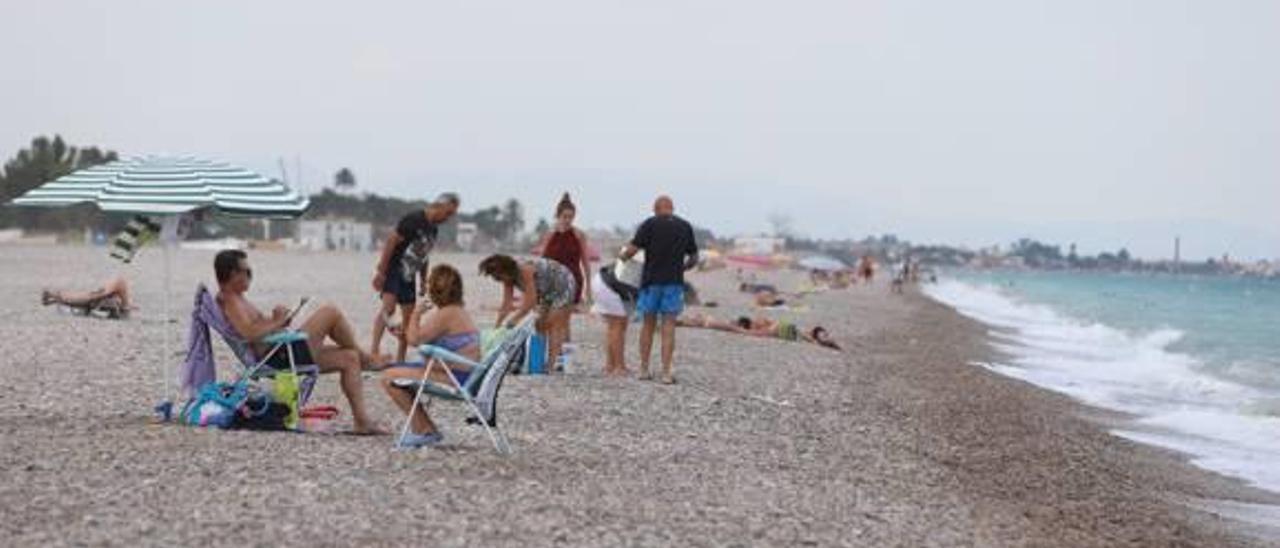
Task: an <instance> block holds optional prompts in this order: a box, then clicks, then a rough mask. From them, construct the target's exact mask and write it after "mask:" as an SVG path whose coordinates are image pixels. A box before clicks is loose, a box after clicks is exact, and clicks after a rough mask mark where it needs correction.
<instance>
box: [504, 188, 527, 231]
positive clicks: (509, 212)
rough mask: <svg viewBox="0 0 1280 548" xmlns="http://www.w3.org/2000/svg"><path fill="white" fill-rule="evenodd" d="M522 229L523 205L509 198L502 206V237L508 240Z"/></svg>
mask: <svg viewBox="0 0 1280 548" xmlns="http://www.w3.org/2000/svg"><path fill="white" fill-rule="evenodd" d="M521 230H524V206H523V205H520V201H519V200H517V199H515V198H511V199H510V200H507V203H506V205H505V206H504V207H503V208H502V232H503V234H502V239H503V240H510V239H511V238H513V237H515V235H517V234H519V233H520V231H521Z"/></svg>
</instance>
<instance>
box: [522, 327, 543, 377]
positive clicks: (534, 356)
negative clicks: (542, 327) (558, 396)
mask: <svg viewBox="0 0 1280 548" xmlns="http://www.w3.org/2000/svg"><path fill="white" fill-rule="evenodd" d="M524 371H525V372H526V373H528V374H530V375H545V374H546V373H547V339H546V338H545V337H543V336H542V335H533V336H531V337H529V340H528V341H525V343H524Z"/></svg>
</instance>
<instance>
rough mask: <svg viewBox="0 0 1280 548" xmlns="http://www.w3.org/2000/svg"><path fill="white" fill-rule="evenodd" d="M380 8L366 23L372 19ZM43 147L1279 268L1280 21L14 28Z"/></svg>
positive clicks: (664, 8) (1182, 17)
mask: <svg viewBox="0 0 1280 548" xmlns="http://www.w3.org/2000/svg"><path fill="white" fill-rule="evenodd" d="M357 4H359V5H358V6H357ZM0 20H3V21H5V24H4V25H3V26H4V31H3V32H0V154H3V155H4V156H9V155H11V154H12V152H13V151H16V150H17V149H18V148H19V147H21V146H24V145H25V144H26V143H27V142H28V141H29V139H30V138H31V137H32V136H34V135H37V134H47V133H53V132H60V133H62V134H63V135H64V136H65V137H66V138H67V139H68V140H69V141H71V142H73V143H75V144H97V145H105V146H108V147H111V148H114V149H116V150H119V151H121V152H124V153H161V152H175V153H191V154H197V155H202V156H209V157H215V158H221V159H225V160H229V161H233V162H236V163H240V164H243V165H246V166H248V167H252V168H255V169H258V170H260V171H262V172H264V173H265V174H268V175H278V174H279V169H278V167H277V158H280V157H284V158H286V159H287V163H288V165H289V168H290V170H291V171H292V170H293V166H294V164H295V160H296V159H298V158H300V160H301V164H302V166H303V170H302V175H303V178H302V183H303V186H304V187H306V188H307V189H311V190H313V189H315V188H318V187H319V186H321V185H325V184H328V182H329V181H330V180H331V178H332V174H333V172H334V171H336V170H337V169H338V168H339V167H342V166H349V167H350V168H352V169H353V170H354V171H355V173H356V176H357V178H358V180H359V184H360V186H362V187H364V188H366V189H369V190H376V191H378V192H386V193H394V194H400V195H406V196H407V195H428V194H434V193H435V192H437V191H439V190H445V189H456V190H458V191H460V192H462V193H463V198H464V204H463V207H464V209H471V208H473V207H477V206H482V205H488V204H491V203H495V202H498V201H500V200H503V199H505V198H507V197H511V196H514V197H517V198H519V199H520V200H521V201H523V202H525V204H526V205H527V206H528V207H529V208H530V210H531V211H530V217H532V218H536V217H537V216H538V215H539V214H543V215H547V216H549V214H550V211H551V209H552V207H553V205H554V203H555V201H556V200H557V198H558V193H559V191H561V190H563V189H569V190H571V191H572V192H573V193H574V194H575V196H576V197H577V199H578V201H579V205H580V219H581V221H582V224H584V225H588V226H609V225H614V224H620V225H627V226H630V225H632V224H633V223H635V222H636V221H638V220H639V219H640V218H641V217H643V216H644V215H645V214H646V212H647V211H648V209H649V206H650V203H651V200H652V198H653V196H654V195H655V194H656V193H658V192H670V193H671V194H673V195H674V197H675V198H676V202H677V208H678V209H679V211H680V212H681V213H682V214H684V215H685V216H686V217H688V218H690V219H692V220H694V221H695V222H698V223H700V224H703V225H706V226H709V227H710V228H712V229H714V230H716V231H717V232H721V233H734V232H744V231H763V230H767V229H768V228H769V223H768V220H767V219H768V218H769V216H770V215H771V214H775V213H781V214H785V215H789V216H790V217H791V218H792V219H793V220H794V225H795V229H796V230H797V231H799V232H801V233H804V234H808V235H811V236H820V237H838V236H862V235H865V234H867V233H883V232H893V233H897V234H899V235H900V236H902V237H905V238H908V239H911V240H913V241H920V242H950V243H961V244H967V245H975V246H976V245H986V244H991V243H1007V242H1009V241H1011V240H1013V239H1015V238H1017V237H1019V236H1032V237H1038V238H1043V239H1048V240H1053V241H1058V242H1061V243H1064V244H1065V243H1067V242H1070V241H1075V242H1078V243H1079V245H1080V248H1081V250H1082V251H1084V252H1095V251H1098V250H1100V249H1108V250H1113V249H1116V248H1119V247H1121V246H1128V247H1129V248H1130V249H1131V250H1132V251H1134V252H1136V253H1137V254H1138V255H1141V256H1165V255H1168V254H1169V253H1170V252H1171V247H1172V243H1171V241H1172V238H1173V235H1174V234H1177V233H1181V235H1182V237H1183V242H1184V253H1185V254H1186V255H1190V256H1194V257H1206V256H1208V255H1211V254H1213V255H1218V254H1221V253H1223V252H1231V253H1232V254H1234V255H1242V256H1253V257H1260V256H1267V257H1280V59H1278V58H1277V57H1278V56H1277V53H1280V2H1276V1H1272V0H1259V1H1236V0H1223V1H1209V0H1202V1H1194V2H1184V1H1174V0H1146V1H1124V0H1105V1H1104V0H1098V1H1091V0H1057V1H1052V2H1041V1H1034V0H1008V1H991V0H970V1H965V2H953V1H944V0H937V1H933V2H913V1H906V0H883V1H858V0H844V1H837V2H813V1H806V2H768V3H766V2H745V1H742V0H735V1H715V2H712V1H704V2H698V1H682V2H660V1H654V0H647V1H634V2H625V3H623V2H608V1H603V0H589V1H581V2H562V1H552V0H540V1H536V2H528V1H511V2H492V1H484V0H469V1H459V2H405V3H378V2H361V3H355V2H332V3H327V2H316V1H298V2H283V1H265V2H264V1H255V2H229V1H219V2H175V1H172V0H166V1H159V2H142V1H128V2H125V1H119V2H102V1H85V2H58V1H49V2H5V3H4V4H3V6H0Z"/></svg>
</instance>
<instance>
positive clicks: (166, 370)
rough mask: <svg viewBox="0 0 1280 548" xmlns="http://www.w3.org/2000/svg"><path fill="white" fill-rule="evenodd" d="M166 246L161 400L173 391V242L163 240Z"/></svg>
mask: <svg viewBox="0 0 1280 548" xmlns="http://www.w3.org/2000/svg"><path fill="white" fill-rule="evenodd" d="M162 245H163V246H164V297H163V302H164V318H163V319H161V321H160V328H161V329H163V330H164V335H163V336H164V354H163V355H162V356H161V358H160V375H161V376H163V377H164V393H163V394H162V395H161V396H160V401H162V402H164V401H169V395H170V394H172V393H173V390H172V386H171V384H172V383H173V375H172V371H170V369H171V368H170V367H169V366H168V363H169V360H170V359H171V356H173V346H172V345H173V343H172V342H171V341H170V338H171V337H172V335H173V334H172V333H170V332H171V331H173V330H172V329H170V328H169V315H170V314H169V306H170V305H169V293H170V291H169V290H170V288H171V286H172V285H173V284H172V278H173V257H172V248H173V243H171V242H167V241H166V242H163V244H162Z"/></svg>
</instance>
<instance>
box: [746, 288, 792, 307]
mask: <svg viewBox="0 0 1280 548" xmlns="http://www.w3.org/2000/svg"><path fill="white" fill-rule="evenodd" d="M754 298H755V303H756V306H758V307H760V308H773V307H777V306H787V300H786V299H784V298H782V297H781V296H779V295H778V293H777V292H775V291H768V290H762V291H757V292H756V294H755V297H754Z"/></svg>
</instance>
